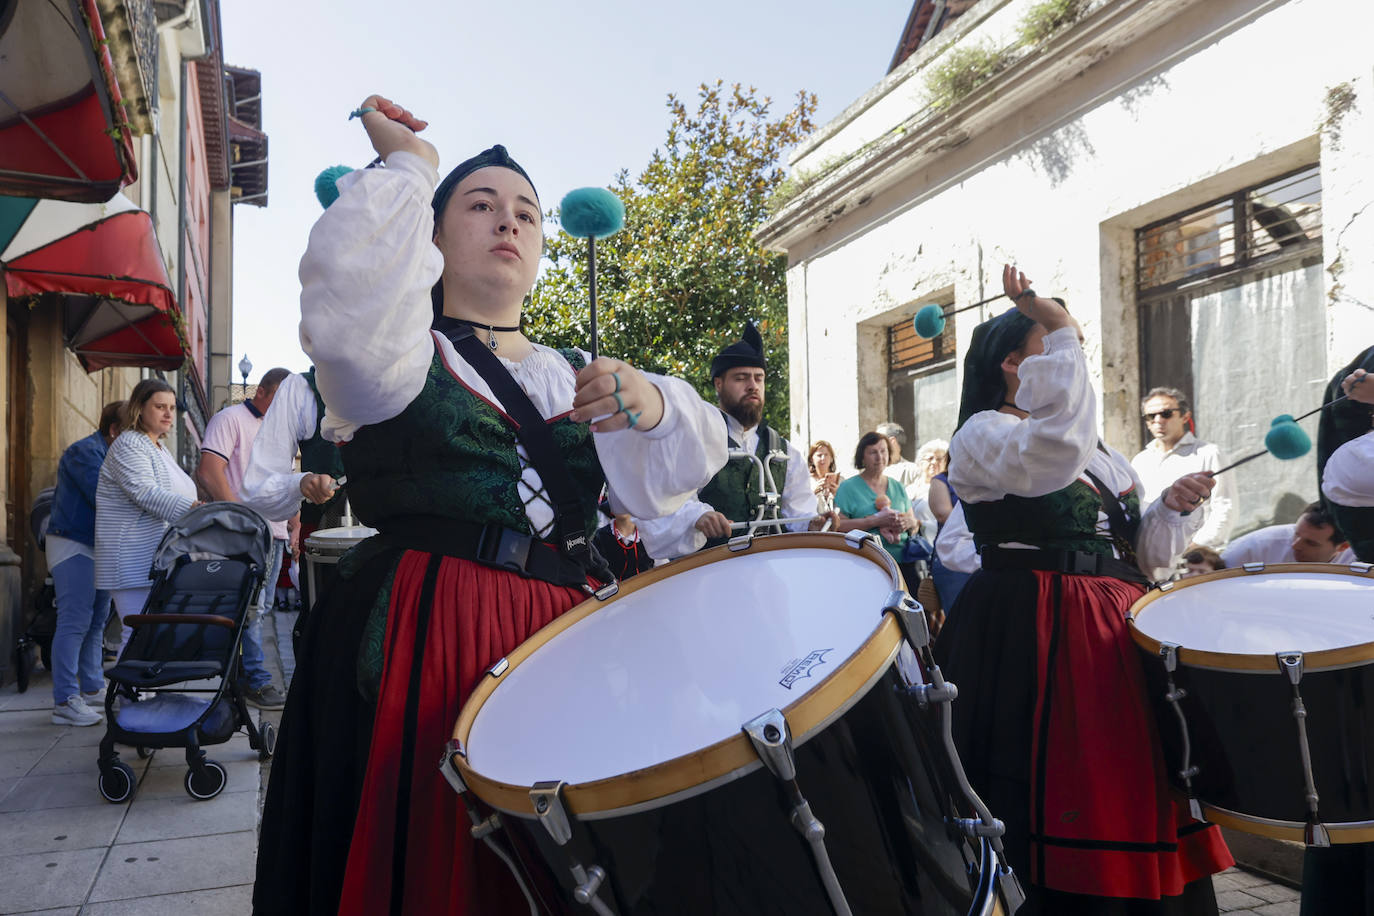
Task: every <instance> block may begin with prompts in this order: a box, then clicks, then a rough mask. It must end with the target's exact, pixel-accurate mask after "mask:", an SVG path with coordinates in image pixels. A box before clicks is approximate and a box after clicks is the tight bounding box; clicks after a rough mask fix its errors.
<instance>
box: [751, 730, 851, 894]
mask: <svg viewBox="0 0 1374 916" xmlns="http://www.w3.org/2000/svg"><path fill="white" fill-rule="evenodd" d="M743 728H744V733H745V734H746V735H748V736H749V740H750V742H752V743H753V745H754V752H755V753H756V754H758V755H759V759H760V760H762V761H763V765H764V766H765V767H767V768H768V772H770V773H772V774H773V778H774V779H776V780H778V781H779V782H781V783H782V784H783V788H784V789H786V791H787V796H788V799H789V801H791V803H792V826H793V827H795V828H796V830H797V832H798V833H800V834H801V835H802V837H803V838H804V839H805V840H806V843H807V845H808V846H810V847H811V856H812V858H814V859H815V860H816V868H817V869H818V870H819V871H820V873H821V883H822V884H824V885H825V893H826V896H828V897H829V898H830V907H831V909H833V910H834V911H835V916H852V912H853V911H852V910H850V908H849V901H847V900H846V899H845V896H844V889H843V888H842V887H840V879H839V876H837V875H836V874H835V866H834V865H832V864H831V863H830V853H829V852H827V851H826V848H825V825H823V824H822V823H821V822H820V821H819V820H818V819H817V818H816V815H814V814H812V813H811V805H810V803H809V802H807V800H806V798H805V797H804V796H803V795H802V793H801V787H800V786H798V785H797V760H796V757H795V756H794V755H793V753H792V730H791V728H789V727H788V725H787V719H786V717H785V716H783V714H782V711H781V710H778V709H770V710H768V712H766V713H764V714H763V715H761V716H758V717H757V718H754V719H750V720H749V721H748V722H746V723H744V726H743Z"/></svg>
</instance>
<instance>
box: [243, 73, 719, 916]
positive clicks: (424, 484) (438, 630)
mask: <svg viewBox="0 0 1374 916" xmlns="http://www.w3.org/2000/svg"><path fill="white" fill-rule="evenodd" d="M355 114H360V115H361V119H362V124H363V127H365V128H366V130H367V133H368V137H369V138H370V140H371V142H372V145H373V146H374V148H375V149H376V151H377V153H378V155H379V156H380V157H381V159H382V160H383V162H384V163H385V167H384V168H376V169H366V170H362V171H356V172H352V173H350V174H348V175H345V176H344V177H343V178H341V179H340V180H339V191H340V193H339V197H338V199H337V200H336V201H335V202H334V203H333V204H332V205H331V206H330V207H329V208H328V209H327V210H326V211H325V213H324V215H323V216H322V217H321V218H320V220H319V222H318V223H316V225H315V227H314V229H313V230H312V231H311V234H310V243H309V247H308V249H307V251H306V254H305V257H304V259H303V260H302V262H301V270H300V276H301V284H302V291H301V342H302V345H303V346H304V348H305V350H306V352H307V353H308V354H309V355H310V357H311V359H312V360H313V361H314V363H315V366H316V373H317V381H318V384H319V389H320V394H321V396H322V397H323V399H324V401H325V403H326V404H328V405H329V407H328V413H327V416H326V419H325V420H324V423H323V431H324V434H325V436H326V437H327V438H330V439H333V440H335V441H337V442H340V443H343V445H342V449H343V459H344V465H345V468H346V470H347V473H348V479H349V493H350V499H351V501H352V505H353V509H354V510H355V512H356V513H357V514H358V515H359V517H360V518H361V519H362V520H363V521H365V522H366V523H367V524H369V525H372V526H374V527H376V528H378V529H380V531H381V534H380V535H378V536H377V537H375V538H373V539H370V540H369V541H368V542H366V543H365V544H364V545H362V546H360V547H359V549H358V550H357V551H355V554H354V555H353V556H350V557H347V558H345V560H344V561H343V562H341V563H340V580H339V584H338V585H337V586H336V587H335V588H334V589H333V590H332V591H331V592H330V593H327V594H326V595H324V596H322V607H321V608H319V609H317V612H316V613H314V614H312V615H311V618H310V623H309V624H308V626H307V629H306V632H305V634H304V642H303V648H302V654H301V659H300V666H299V668H298V669H297V671H296V675H295V680H294V682H293V684H292V685H291V693H290V697H289V699H288V701H287V706H286V711H285V713H284V718H283V722H282V730H281V733H282V741H281V746H280V747H279V748H278V753H277V758H276V761H275V763H274V764H273V769H272V778H271V783H270V785H269V788H268V794H267V804H266V809H265V811H264V814H263V823H262V830H261V841H260V846H259V853H258V871H257V884H256V888H255V890H254V911H255V912H257V913H291V914H302V913H335V912H338V913H357V914H369V916H371V914H376V913H386V912H391V913H402V912H405V913H470V914H478V913H480V914H484V916H485V914H496V913H505V912H524V911H525V909H524V907H525V904H524V898H523V896H522V895H521V893H520V891H519V890H518V889H517V888H516V886H515V884H514V883H513V882H512V881H511V879H510V877H509V875H508V873H507V870H506V868H505V866H504V865H503V864H502V863H500V862H499V861H498V860H497V859H495V858H494V857H493V858H491V859H489V860H484V861H479V859H478V853H475V852H474V849H473V846H474V844H473V841H472V839H471V837H470V836H469V832H468V823H469V822H468V819H467V817H466V816H465V815H464V813H463V811H462V809H461V807H460V802H459V800H458V798H457V796H456V795H455V794H454V793H453V792H452V791H451V790H450V789H449V788H448V786H447V785H446V784H445V783H444V782H443V780H442V777H441V776H440V774H439V770H438V768H437V766H436V764H435V761H436V760H437V759H438V754H439V752H440V750H441V749H442V747H443V745H444V743H445V741H446V740H447V739H448V737H449V734H450V730H451V729H452V726H453V723H454V721H455V719H456V718H457V715H458V711H459V708H460V706H461V705H462V703H463V701H464V699H465V698H466V696H467V695H468V693H469V692H470V691H471V689H472V687H473V685H474V683H475V682H476V680H477V679H478V678H479V677H480V676H481V673H482V672H483V671H484V670H485V669H486V668H488V667H489V666H490V665H492V664H493V663H495V662H496V661H498V660H499V659H501V658H502V657H503V656H504V655H505V654H506V653H508V652H509V651H510V650H512V649H514V648H515V647H516V646H517V645H518V644H519V643H521V642H523V641H524V640H525V639H526V638H528V637H529V636H530V635H531V634H533V633H534V632H535V631H536V630H537V629H539V628H540V627H541V626H543V625H544V624H546V623H548V622H549V621H551V620H553V619H554V618H555V617H557V616H559V615H560V614H562V613H563V612H565V611H567V610H568V609H569V608H571V607H572V606H573V605H575V604H577V603H579V602H580V601H582V600H584V599H585V598H586V597H587V593H586V590H585V588H583V587H581V586H585V585H586V584H587V582H588V581H589V577H588V566H589V557H588V554H587V552H586V548H585V544H586V540H587V539H588V538H590V536H591V534H592V532H593V530H594V529H595V524H596V518H597V499H598V495H599V493H600V490H601V487H602V484H603V480H609V489H610V494H611V495H610V500H611V504H612V506H613V507H614V508H615V509H616V511H625V512H629V513H630V514H632V515H635V516H637V517H641V518H652V517H654V516H656V515H660V514H667V513H668V512H671V511H672V510H674V509H675V508H677V506H678V505H679V504H680V502H681V499H682V497H683V496H684V495H686V494H689V493H695V492H696V490H697V489H698V488H699V487H700V486H702V485H703V484H705V483H706V481H707V480H709V479H710V477H711V476H712V474H714V473H715V472H716V470H718V469H719V467H720V466H721V465H722V464H723V463H724V460H725V441H724V436H723V435H722V434H721V432H720V429H721V425H720V422H719V418H718V416H716V412H715V411H714V409H712V408H710V407H709V406H707V405H706V404H704V403H703V402H702V401H701V399H700V398H699V397H698V396H697V395H696V393H695V392H694V391H693V390H692V388H691V387H690V386H688V385H687V384H686V383H684V382H681V381H678V380H675V379H667V378H662V377H658V376H650V375H645V374H644V373H641V372H639V371H638V370H636V369H634V368H633V367H632V366H630V365H629V364H628V363H624V362H621V361H619V360H615V359H605V358H603V359H598V360H596V361H595V362H592V363H590V365H586V363H587V362H588V357H587V355H586V354H584V353H581V352H580V351H558V350H552V349H549V348H547V347H543V346H540V345H539V344H536V343H534V342H532V341H530V340H529V339H528V338H526V337H525V336H524V334H523V333H522V332H521V330H520V324H521V321H520V309H521V304H522V302H523V300H524V298H525V296H526V294H527V293H528V292H529V290H530V288H531V286H532V285H533V283H534V279H535V273H536V271H537V269H538V263H539V258H540V253H541V250H542V245H543V231H542V225H541V216H540V207H539V197H538V194H537V193H536V192H535V189H534V186H533V183H532V182H531V181H530V180H529V178H528V176H527V175H526V174H525V172H524V170H523V169H521V168H520V166H519V165H518V164H516V163H515V161H514V160H513V159H511V158H510V156H509V155H508V154H507V153H506V151H505V149H504V148H502V147H500V146H496V147H492V148H491V149H488V150H486V151H485V152H483V153H481V154H479V155H477V156H474V157H473V158H471V159H469V160H467V161H465V162H463V163H461V164H460V165H459V166H458V167H457V168H456V169H454V170H453V172H451V173H450V174H449V176H448V177H447V178H446V179H445V180H444V181H443V182H442V183H439V185H438V188H437V190H436V188H435V183H436V181H437V179H438V174H437V172H436V168H437V166H438V163H439V157H438V154H437V152H436V151H435V149H434V147H433V146H431V145H430V144H429V143H427V142H425V141H424V140H422V139H420V137H419V136H417V134H416V131H417V130H420V129H422V128H423V127H424V126H425V124H424V122H421V121H418V120H417V119H415V118H414V117H413V116H412V115H410V113H409V112H407V111H405V110H404V109H402V108H400V107H399V106H396V105H393V104H392V103H391V102H390V101H388V100H387V99H385V98H382V97H380V96H375V95H374V96H371V97H369V98H368V99H367V101H366V102H364V103H363V105H362V107H361V108H360V109H359V112H355ZM531 411H533V412H534V413H533V414H532V413H530V412H531ZM521 416H523V417H525V418H526V420H525V422H519V421H518V420H516V419H514V418H518V417H521ZM531 416H533V417H534V419H533V420H531V419H529V418H530V417H531ZM550 453H552V458H551V457H550ZM603 469H604V474H603ZM511 563H513V564H515V565H518V566H521V567H522V569H521V570H520V571H513V570H512V569H510V568H508V567H506V566H504V565H502V564H511ZM592 568H593V569H594V568H595V567H594V564H593V565H592ZM549 688H550V689H557V685H553V684H551V685H549ZM486 852H487V851H486V849H485V848H483V849H481V850H480V854H481V855H486Z"/></svg>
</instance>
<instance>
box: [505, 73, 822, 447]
mask: <svg viewBox="0 0 1374 916" xmlns="http://www.w3.org/2000/svg"><path fill="white" fill-rule="evenodd" d="M771 108H772V102H771V100H770V99H768V98H767V97H762V98H760V97H759V96H758V94H757V91H756V90H755V89H753V88H748V89H744V88H741V87H740V86H739V85H738V84H735V85H733V86H730V87H726V86H724V84H723V83H721V82H719V81H717V82H716V83H715V84H714V85H711V84H702V86H701V87H700V88H699V90H698V92H697V105H696V110H695V111H692V110H689V108H688V106H687V105H686V104H685V103H684V102H682V101H681V100H680V99H678V98H677V97H675V96H673V95H669V96H668V111H669V114H670V118H671V120H670V124H669V127H668V134H667V138H666V139H665V141H664V144H663V147H662V148H661V149H657V150H655V151H654V153H653V155H652V156H651V157H650V159H649V164H648V165H647V166H645V168H644V170H643V171H642V172H640V174H639V177H638V179H637V180H635V181H631V180H630V177H629V172H628V171H627V170H622V171H621V172H620V173H619V174H618V175H617V176H616V178H615V180H614V182H612V184H611V185H609V187H610V189H611V190H612V191H614V192H615V193H616V194H617V195H619V196H620V198H621V200H623V201H624V203H625V228H624V229H623V230H622V231H621V232H620V233H619V234H618V235H615V236H613V237H611V238H609V239H603V240H598V241H597V243H596V255H597V324H598V329H599V331H600V338H601V352H602V353H604V354H606V355H608V356H615V357H619V358H622V359H625V360H626V361H628V362H630V363H632V364H633V365H635V366H637V367H640V368H644V369H654V370H657V371H665V372H667V373H668V374H670V375H676V376H679V377H681V378H684V379H686V380H687V381H689V382H691V383H692V384H693V385H695V386H696V387H697V389H698V390H699V391H700V392H702V394H703V396H705V397H706V398H707V399H708V400H714V399H715V389H714V388H713V387H712V385H711V379H710V365H711V359H712V358H713V357H714V356H715V355H716V353H717V352H719V351H720V348H721V347H722V346H724V345H726V344H728V343H732V342H733V341H735V340H738V339H739V335H740V331H741V330H742V329H743V326H744V322H745V320H746V319H753V321H754V322H755V323H756V324H757V325H758V326H759V330H760V333H761V334H762V335H763V339H764V346H765V348H766V352H767V357H768V365H769V370H770V371H769V382H770V384H769V387H768V394H767V398H766V404H767V410H766V413H765V418H766V419H767V422H768V423H770V424H771V425H773V426H774V427H775V428H777V429H779V430H782V431H786V430H787V429H788V428H789V427H788V405H787V393H788V392H787V377H788V376H787V289H786V283H785V276H784V272H785V270H786V267H787V259H786V257H785V256H781V255H775V254H771V253H769V252H767V251H764V250H763V249H762V248H760V247H759V246H758V245H757V244H755V242H754V241H753V239H752V238H751V237H750V234H751V233H752V232H753V230H754V229H755V227H757V226H758V225H759V224H760V223H762V222H763V221H764V220H765V219H766V218H767V216H768V211H767V202H768V199H769V197H770V196H771V195H772V193H773V191H774V190H775V189H776V188H777V186H778V185H779V184H781V183H782V180H783V178H784V173H783V170H782V165H781V158H782V153H783V151H784V150H785V149H787V148H789V147H791V146H793V145H795V144H796V143H797V142H798V141H799V140H801V139H802V138H803V137H805V136H806V135H807V134H808V133H810V132H811V130H812V129H813V127H814V125H813V124H812V123H811V115H812V114H814V113H815V110H816V97H815V96H814V95H812V94H810V93H806V92H801V93H798V94H797V98H796V102H795V105H794V106H793V107H792V108H791V109H790V110H789V111H787V112H785V113H784V114H782V115H781V116H780V117H773V116H771V111H770V110H771ZM548 215H549V217H550V218H553V219H556V218H557V213H556V211H550V213H549V214H548ZM551 228H552V227H551V226H547V224H546V233H547V234H548V241H547V251H546V256H547V258H548V260H549V265H548V267H547V269H546V270H545V271H544V273H543V275H542V276H541V277H540V278H539V281H538V282H537V283H536V284H535V287H534V291H533V293H532V301H531V303H530V306H529V307H528V309H527V310H526V313H527V314H528V316H529V319H530V324H531V325H532V326H533V327H534V328H536V329H537V331H538V337H539V339H540V340H541V341H543V342H544V343H547V344H550V345H556V346H580V347H583V348H584V349H585V348H587V347H588V345H589V340H590V316H589V314H588V311H589V310H588V305H587V303H588V294H587V282H586V281H587V276H586V272H587V243H586V240H584V239H574V238H571V237H570V236H568V235H567V234H565V233H563V232H556V233H555V232H552V231H551Z"/></svg>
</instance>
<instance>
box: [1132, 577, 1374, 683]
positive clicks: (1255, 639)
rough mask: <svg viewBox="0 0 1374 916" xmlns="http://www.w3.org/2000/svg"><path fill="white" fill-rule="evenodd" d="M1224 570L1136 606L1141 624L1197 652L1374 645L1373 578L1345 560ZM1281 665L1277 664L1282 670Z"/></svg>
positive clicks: (1158, 637)
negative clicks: (1252, 570)
mask: <svg viewBox="0 0 1374 916" xmlns="http://www.w3.org/2000/svg"><path fill="white" fill-rule="evenodd" d="M1324 565H1325V564H1297V565H1288V566H1287V567H1286V568H1285V567H1283V566H1280V567H1278V568H1275V567H1270V568H1268V569H1266V570H1265V571H1263V572H1257V573H1246V572H1243V571H1240V570H1234V571H1233V570H1223V571H1221V572H1218V573H1211V574H1208V575H1206V576H1200V577H1198V578H1197V579H1195V580H1194V579H1185V580H1183V583H1182V584H1180V585H1179V586H1176V587H1175V588H1173V589H1172V590H1170V591H1168V592H1162V593H1154V592H1152V593H1150V594H1149V595H1147V596H1146V598H1145V599H1142V601H1141V602H1140V603H1138V604H1137V606H1136V609H1135V626H1136V628H1137V629H1138V630H1139V631H1140V632H1141V633H1142V634H1143V635H1145V636H1147V637H1149V638H1151V639H1153V640H1155V641H1156V642H1170V643H1177V644H1178V645H1179V646H1180V647H1182V648H1183V649H1190V650H1193V651H1195V652H1213V653H1223V654H1233V655H1237V654H1238V655H1261V656H1267V657H1268V658H1269V659H1272V658H1273V657H1274V653H1276V652H1285V651H1295V652H1302V653H1305V654H1307V653H1313V652H1324V651H1329V650H1333V649H1341V648H1345V647H1347V646H1355V645H1360V644H1362V643H1374V577H1371V576H1367V575H1358V574H1353V573H1351V572H1350V571H1349V570H1348V569H1347V568H1346V567H1343V566H1330V567H1329V568H1322V567H1323V566H1324ZM1276 670H1277V669H1276Z"/></svg>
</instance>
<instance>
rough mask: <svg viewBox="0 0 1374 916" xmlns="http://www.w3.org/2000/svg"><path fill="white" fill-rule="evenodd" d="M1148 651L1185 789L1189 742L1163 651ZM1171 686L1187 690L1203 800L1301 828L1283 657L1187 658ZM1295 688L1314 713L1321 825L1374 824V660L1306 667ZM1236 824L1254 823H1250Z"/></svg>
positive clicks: (1310, 728) (1171, 758)
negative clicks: (1262, 668)
mask: <svg viewBox="0 0 1374 916" xmlns="http://www.w3.org/2000/svg"><path fill="white" fill-rule="evenodd" d="M1142 651H1144V650H1143V649H1142ZM1146 656H1147V658H1146V660H1145V665H1144V667H1145V673H1146V680H1147V684H1148V689H1149V693H1150V698H1151V701H1152V702H1153V703H1154V706H1155V709H1156V715H1157V717H1158V721H1159V732H1160V737H1161V739H1162V741H1163V745H1164V755H1165V762H1166V764H1167V766H1168V771H1169V774H1170V778H1171V780H1172V782H1173V785H1174V786H1175V787H1176V788H1178V789H1179V790H1180V791H1183V790H1184V788H1185V786H1184V782H1183V780H1182V779H1181V778H1180V777H1179V771H1180V770H1181V769H1182V763H1183V761H1182V741H1181V735H1180V731H1179V724H1178V717H1177V715H1176V714H1175V713H1174V711H1173V710H1172V708H1171V707H1170V704H1169V703H1168V702H1167V701H1166V700H1165V693H1166V692H1167V686H1166V680H1165V670H1164V664H1163V661H1162V660H1161V659H1160V658H1159V657H1158V656H1155V655H1150V653H1148V652H1147V653H1146ZM1174 683H1175V685H1176V686H1177V687H1179V688H1181V689H1182V690H1184V691H1185V693H1186V694H1187V695H1186V696H1185V697H1184V698H1183V700H1182V701H1181V707H1182V710H1183V714H1184V717H1185V718H1186V720H1187V723H1188V734H1189V740H1190V743H1191V755H1190V762H1191V764H1192V765H1193V766H1196V767H1197V768H1198V773H1197V775H1195V776H1194V777H1193V780H1192V783H1193V792H1194V794H1195V795H1196V796H1197V798H1198V799H1199V800H1201V801H1202V803H1203V804H1204V805H1207V806H1210V807H1213V808H1219V809H1223V810H1224V811H1228V812H1234V813H1236V814H1238V815H1242V816H1244V817H1248V818H1258V819H1262V820H1266V821H1280V822H1286V823H1287V824H1288V825H1290V826H1292V827H1295V828H1301V827H1302V825H1303V824H1305V823H1306V822H1307V820H1308V816H1309V811H1308V805H1307V800H1306V782H1305V779H1304V774H1303V768H1302V755H1301V750H1300V743H1299V739H1298V726H1297V722H1296V720H1295V719H1294V717H1293V696H1294V694H1293V687H1292V685H1291V684H1290V682H1289V681H1288V679H1287V677H1285V676H1284V675H1282V674H1281V673H1280V672H1279V669H1278V663H1277V661H1276V662H1275V663H1274V670H1273V673H1272V674H1269V673H1264V672H1257V671H1246V670H1238V669H1237V670H1218V669H1212V668H1202V667H1197V666H1192V665H1188V664H1184V663H1180V664H1179V665H1178V667H1177V670H1176V671H1175V672H1174ZM1298 690H1299V691H1300V693H1301V695H1302V701H1303V706H1304V707H1305V708H1306V711H1307V715H1306V724H1307V739H1308V745H1309V747H1310V749H1311V758H1312V774H1313V777H1314V783H1315V785H1316V788H1317V793H1318V796H1319V798H1320V801H1319V806H1318V812H1319V816H1320V820H1321V822H1323V823H1326V824H1329V825H1335V824H1343V823H1344V824H1351V823H1359V822H1369V821H1374V765H1372V762H1371V757H1370V753H1371V750H1370V749H1371V748H1372V747H1374V706H1372V705H1371V702H1370V700H1371V699H1372V698H1374V660H1372V661H1371V662H1370V663H1369V664H1365V665H1357V666H1352V667H1347V668H1337V669H1327V670H1316V671H1306V672H1304V674H1303V677H1302V680H1301V681H1300V683H1299V685H1298ZM1230 826H1235V827H1238V828H1239V829H1242V830H1244V829H1247V827H1246V825H1245V824H1243V823H1238V824H1231V825H1230ZM1371 826H1374V825H1371ZM1259 832H1263V831H1259ZM1372 838H1374V837H1369V838H1366V839H1372ZM1332 839H1333V841H1337V842H1339V841H1340V840H1341V839H1343V838H1342V837H1339V836H1333V837H1332Z"/></svg>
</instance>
